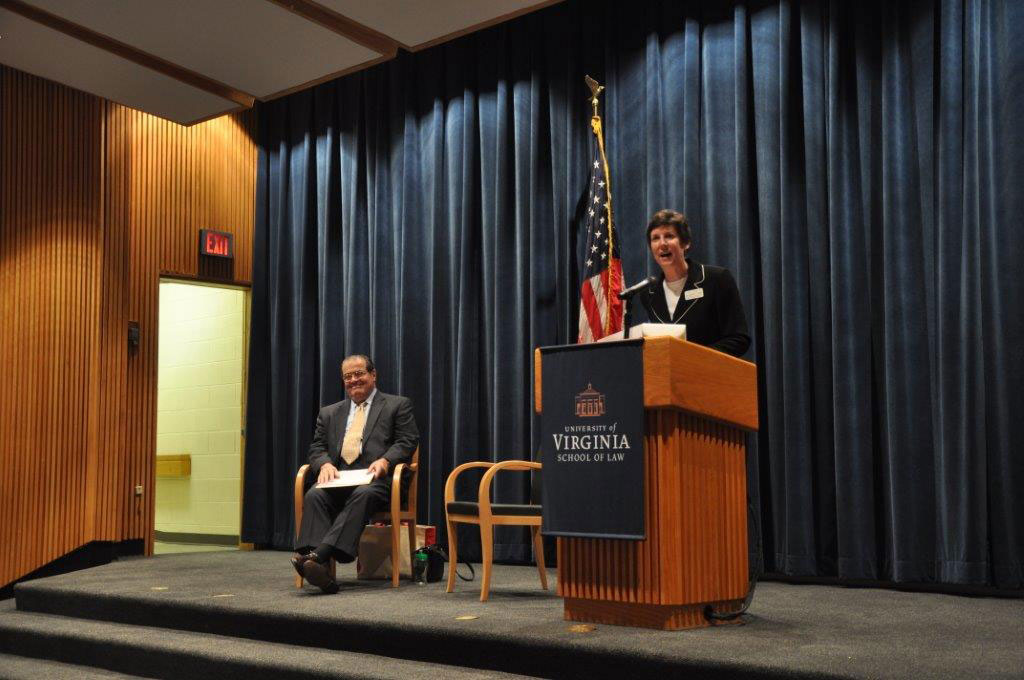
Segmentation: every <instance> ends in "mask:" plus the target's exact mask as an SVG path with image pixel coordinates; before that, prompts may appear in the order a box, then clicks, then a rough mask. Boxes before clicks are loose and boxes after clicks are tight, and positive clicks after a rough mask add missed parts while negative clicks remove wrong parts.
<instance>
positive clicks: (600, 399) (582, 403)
mask: <svg viewBox="0 0 1024 680" xmlns="http://www.w3.org/2000/svg"><path fill="white" fill-rule="evenodd" d="M576 415H577V416H578V417H580V418H594V417H597V416H603V415H604V395H603V394H601V393H600V392H598V391H597V390H595V389H594V386H593V385H591V384H590V383H587V389H585V390H583V391H582V392H580V393H579V394H577V395H576Z"/></svg>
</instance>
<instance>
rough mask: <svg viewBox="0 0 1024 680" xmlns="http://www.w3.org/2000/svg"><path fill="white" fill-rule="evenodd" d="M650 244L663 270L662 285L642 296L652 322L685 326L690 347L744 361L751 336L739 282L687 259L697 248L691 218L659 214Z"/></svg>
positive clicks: (721, 270)
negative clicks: (703, 348)
mask: <svg viewBox="0 0 1024 680" xmlns="http://www.w3.org/2000/svg"><path fill="white" fill-rule="evenodd" d="M647 244H648V246H650V249H651V255H653V256H654V261H655V262H657V263H658V266H659V267H661V275H660V276H658V277H656V278H657V281H656V282H655V283H653V284H652V285H650V286H648V287H647V290H646V291H643V292H641V293H639V294H638V295H637V297H639V298H640V301H641V302H642V303H643V307H644V311H645V312H646V314H647V321H649V322H651V323H675V324H685V325H686V339H687V340H689V341H690V342H695V343H697V344H698V345H705V346H707V347H711V348H712V349H716V350H718V351H719V352H725V353H726V354H731V355H733V356H737V357H738V356H742V355H743V353H744V352H746V351H747V348H748V347H749V346H750V333H749V332H748V331H747V320H746V317H745V316H744V314H743V303H742V302H741V301H740V292H739V290H738V289H737V288H736V281H735V280H734V279H733V277H732V274H730V273H729V270H728V269H726V268H724V267H716V266H714V265H710V264H703V263H701V262H697V261H696V260H694V259H693V258H692V257H686V251H688V250H689V249H690V245H691V244H692V239H691V238H690V225H689V224H687V222H686V216H685V215H683V214H682V213H680V212H677V211H675V210H659V211H658V212H656V213H654V215H653V216H652V217H651V221H650V222H649V223H648V224H647ZM641 321H642V319H641Z"/></svg>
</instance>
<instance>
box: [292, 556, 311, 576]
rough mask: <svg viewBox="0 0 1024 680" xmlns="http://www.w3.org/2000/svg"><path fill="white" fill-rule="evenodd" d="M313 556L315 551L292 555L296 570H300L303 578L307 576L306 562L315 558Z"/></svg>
mask: <svg viewBox="0 0 1024 680" xmlns="http://www.w3.org/2000/svg"><path fill="white" fill-rule="evenodd" d="M313 557H314V556H313V553H306V554H305V555H299V554H295V555H293V556H292V558H291V563H292V566H293V567H295V571H296V572H298V574H299V576H301V577H302V578H306V573H305V571H304V565H305V564H306V562H308V561H309V560H311V559H313Z"/></svg>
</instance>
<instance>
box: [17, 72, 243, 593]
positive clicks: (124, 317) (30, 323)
mask: <svg viewBox="0 0 1024 680" xmlns="http://www.w3.org/2000/svg"><path fill="white" fill-rule="evenodd" d="M254 130H255V118H254V114H253V113H252V112H245V113H243V114H236V115H233V116H228V117H222V118H219V119H215V120H212V121H209V122H207V123H203V124H200V125H196V126H193V127H191V128H183V127H179V126H177V125H174V124H172V123H168V122H166V121H162V120H158V119H155V118H153V117H151V116H148V115H146V114H142V113H139V112H137V111H133V110H130V109H126V108H125V107H122V106H120V105H117V104H112V103H108V102H104V101H102V100H100V99H98V98H96V97H93V96H91V95H87V94H84V93H81V92H77V91H74V90H71V89H69V88H66V87H64V86H61V85H57V84H55V83H51V82H48V81H45V80H43V79H40V78H36V77H34V76H30V75H28V74H24V73H21V72H19V71H16V70H13V69H9V68H7V67H0V161H2V166H0V315H2V317H0V370H2V375H0V379H2V381H3V384H4V386H5V389H4V390H2V391H0V446H2V447H3V454H2V459H3V461H4V463H5V465H4V474H3V475H0V512H2V516H0V585H6V584H7V583H10V582H11V581H13V580H15V579H17V578H19V577H21V576H23V575H25V574H27V573H29V572H31V571H33V570H35V569H37V568H38V567H40V566H43V565H44V564H46V563H47V562H49V561H51V560H53V559H55V558H57V557H60V556H61V555H64V554H66V553H68V552H70V551H71V550H74V549H75V548H77V547H79V546H81V545H83V544H85V543H87V542H89V541H93V540H104V541H123V540H126V539H138V538H144V539H145V540H146V550H147V552H151V550H152V536H151V534H152V527H153V507H154V504H153V491H154V483H155V477H154V467H155V466H154V461H155V439H156V437H155V432H156V386H157V350H158V348H157V322H158V321H157V320H158V309H157V306H158V300H159V298H158V295H159V287H158V286H159V277H160V274H161V273H165V272H166V273H174V274H178V275H181V276H186V277H196V276H198V275H199V274H200V271H199V266H198V253H197V242H198V232H199V229H200V228H204V227H205V228H216V229H222V230H225V231H229V232H231V233H232V234H233V236H234V242H235V258H234V260H233V264H232V266H231V267H229V268H228V269H227V270H226V274H225V275H223V276H221V278H222V279H223V280H224V282H225V283H240V284H248V283H249V281H250V280H251V277H252V264H251V261H252V228H253V218H254V198H255V178H256V145H255V143H254V141H253V137H254ZM129 320H136V321H138V322H139V324H140V327H141V342H140V346H139V348H138V350H137V351H134V350H133V351H129V349H128V346H127V322H128V321H129ZM53 469H60V470H62V471H64V473H65V474H62V475H60V476H58V477H57V478H56V479H54V478H53V477H52V475H50V471H52V470H53ZM136 485H142V486H143V490H144V491H143V495H142V496H141V497H137V496H135V495H134V492H133V490H134V487H135V486H136Z"/></svg>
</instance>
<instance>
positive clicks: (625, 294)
mask: <svg viewBox="0 0 1024 680" xmlns="http://www.w3.org/2000/svg"><path fill="white" fill-rule="evenodd" d="M657 280H658V278H657V277H655V276H648V277H647V278H646V279H644V280H643V281H641V282H640V283H634V284H633V285H632V286H630V287H629V288H627V289H626V290H624V291H622V292H621V293H619V299H620V300H625V299H627V298H631V297H633V296H634V295H636V294H637V293H639V292H640V291H642V290H643V289H645V288H647V287H649V286H650V285H652V284H653V283H654V282H655V281H657Z"/></svg>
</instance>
